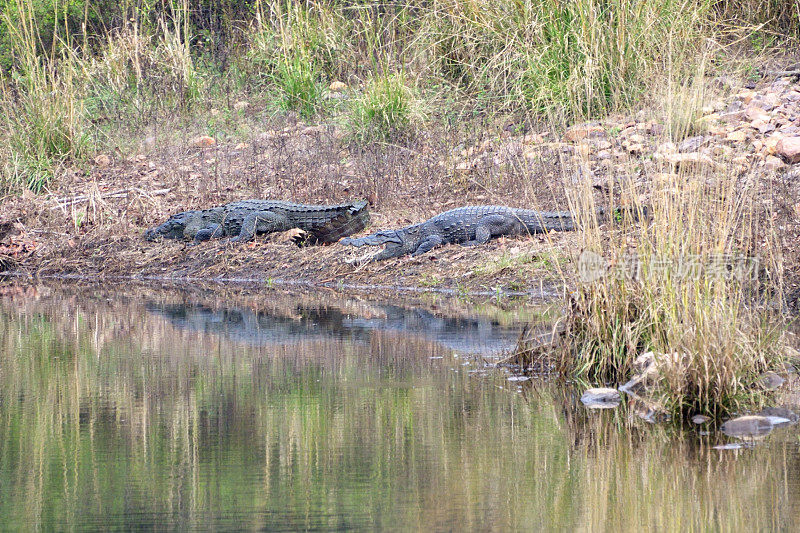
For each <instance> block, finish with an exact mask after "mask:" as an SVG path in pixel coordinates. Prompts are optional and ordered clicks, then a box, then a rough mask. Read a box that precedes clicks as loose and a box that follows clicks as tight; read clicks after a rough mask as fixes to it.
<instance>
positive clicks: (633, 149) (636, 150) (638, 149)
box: [627, 143, 645, 155]
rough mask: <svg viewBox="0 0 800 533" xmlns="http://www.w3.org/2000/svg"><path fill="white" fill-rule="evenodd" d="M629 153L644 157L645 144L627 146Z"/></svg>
mask: <svg viewBox="0 0 800 533" xmlns="http://www.w3.org/2000/svg"><path fill="white" fill-rule="evenodd" d="M627 150H628V153H630V154H631V155H642V154H643V153H644V152H645V147H644V145H643V144H639V143H631V144H629V145H628V146H627Z"/></svg>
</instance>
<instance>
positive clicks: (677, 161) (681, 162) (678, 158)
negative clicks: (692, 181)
mask: <svg viewBox="0 0 800 533" xmlns="http://www.w3.org/2000/svg"><path fill="white" fill-rule="evenodd" d="M664 160H665V161H667V162H668V163H671V164H672V165H673V166H675V167H676V168H678V169H684V170H701V169H712V168H714V167H715V166H716V165H715V164H714V161H713V160H712V159H711V158H710V157H709V156H707V155H705V154H701V153H698V152H692V153H688V154H667V155H665V156H664Z"/></svg>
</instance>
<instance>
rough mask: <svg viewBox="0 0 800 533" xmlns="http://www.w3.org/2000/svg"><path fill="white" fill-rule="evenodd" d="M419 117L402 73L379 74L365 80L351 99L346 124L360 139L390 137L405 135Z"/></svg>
mask: <svg viewBox="0 0 800 533" xmlns="http://www.w3.org/2000/svg"><path fill="white" fill-rule="evenodd" d="M421 119H422V111H421V110H420V107H419V103H418V102H417V99H416V97H415V94H414V91H413V90H412V89H411V88H410V87H408V85H407V83H406V79H405V76H403V75H402V74H392V75H388V76H379V77H377V78H374V79H372V80H370V81H369V82H367V86H366V87H365V88H364V92H363V93H362V95H361V96H360V97H359V98H357V99H356V101H355V102H354V103H353V106H352V109H351V112H350V121H349V124H350V128H351V130H352V131H353V132H354V134H355V135H356V136H357V137H358V138H359V139H361V140H362V141H371V140H390V139H394V138H397V137H400V136H402V135H406V134H408V133H409V132H410V131H411V128H412V127H413V126H414V125H415V124H417V123H418V122H419V121H420V120H421Z"/></svg>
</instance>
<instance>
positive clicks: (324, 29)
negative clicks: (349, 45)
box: [248, 2, 346, 117]
mask: <svg viewBox="0 0 800 533" xmlns="http://www.w3.org/2000/svg"><path fill="white" fill-rule="evenodd" d="M336 20H339V21H340V19H339V17H338V16H337V15H336V14H335V13H334V11H333V10H332V9H330V8H328V7H327V6H325V5H324V4H323V5H318V4H316V3H310V4H309V5H303V4H293V3H289V4H284V3H282V2H271V3H267V4H266V5H261V4H259V6H258V10H257V12H256V23H255V26H254V28H253V29H252V30H251V31H252V46H251V49H250V51H249V53H248V61H249V63H250V69H251V70H252V71H254V74H255V77H256V79H257V80H259V81H260V84H261V85H263V86H264V87H266V88H267V89H269V90H273V91H275V92H276V93H277V95H278V98H279V100H280V105H281V107H282V108H283V109H286V110H293V111H297V112H298V113H300V114H301V115H302V116H305V117H309V116H312V115H313V114H314V113H315V112H316V111H317V109H318V108H319V107H320V105H321V103H322V97H323V94H324V92H323V87H324V85H323V81H324V78H326V77H331V76H332V75H333V72H334V71H335V70H336V69H337V68H338V65H337V62H338V61H340V60H341V59H342V58H341V57H339V53H340V50H339V47H340V46H342V44H343V43H345V42H346V40H345V36H344V35H343V34H342V33H341V30H342V26H341V25H337V24H335V21H336ZM340 22H341V21H340Z"/></svg>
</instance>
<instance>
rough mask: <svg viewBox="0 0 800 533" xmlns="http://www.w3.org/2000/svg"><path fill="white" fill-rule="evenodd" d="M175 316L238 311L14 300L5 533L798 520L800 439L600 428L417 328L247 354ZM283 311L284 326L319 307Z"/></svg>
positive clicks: (554, 395) (351, 311) (7, 352)
mask: <svg viewBox="0 0 800 533" xmlns="http://www.w3.org/2000/svg"><path fill="white" fill-rule="evenodd" d="M272 297H273V295H270V298H272ZM262 299H264V297H262ZM187 304H188V305H187ZM218 304H219V302H218ZM176 305H177V306H178V307H181V306H182V307H183V308H184V309H186V308H188V309H192V310H197V309H207V310H209V312H210V313H211V315H214V314H215V313H223V312H224V311H223V307H224V306H222V305H217V304H213V305H212V304H211V303H209V302H203V303H196V302H195V303H193V302H191V301H187V298H186V297H185V296H184V295H180V294H179V295H173V294H153V293H152V291H151V292H149V293H147V294H143V295H141V297H140V296H137V295H136V294H135V293H125V294H124V295H121V294H119V293H116V294H115V293H113V292H111V293H109V292H106V291H101V290H97V291H82V292H80V291H78V292H70V291H58V292H56V293H53V294H50V295H46V294H45V293H43V292H41V291H39V292H35V291H34V292H32V293H28V294H20V295H15V296H7V297H4V298H3V299H2V300H0V529H2V530H7V529H37V528H40V529H92V528H96V529H112V528H125V529H132V528H140V527H147V528H159V529H164V528H181V529H208V528H216V529H244V528H247V529H269V530H298V529H301V530H302V529H316V530H331V529H357V530H363V529H375V528H382V529H415V530H420V529H422V530H462V529H467V530H509V529H510V530H522V529H524V530H530V529H534V530H539V529H547V530H549V529H558V530H561V529H568V530H590V531H602V530H632V529H642V528H647V529H656V530H705V529H711V530H720V529H722V530H754V529H791V528H792V527H793V525H794V524H796V523H797V520H798V518H800V517H799V516H798V512H800V506H798V501H800V494H799V493H798V491H800V487H799V485H798V481H797V476H796V475H795V473H796V472H799V471H800V456H798V453H797V436H796V430H795V429H792V428H796V427H797V426H792V427H791V428H789V429H788V430H783V429H776V430H775V431H774V432H773V433H772V434H771V435H770V436H769V437H768V440H767V441H765V442H762V443H761V444H760V445H759V446H757V447H756V448H754V449H742V450H713V449H711V447H712V446H713V445H715V444H717V442H716V441H714V440H713V439H711V438H710V437H700V436H698V435H697V434H696V433H691V432H687V433H676V432H675V430H670V429H668V428H667V427H666V426H657V425H656V426H653V425H650V424H646V423H644V422H637V421H636V417H633V416H629V414H628V413H627V412H626V410H625V408H624V407H621V408H619V409H617V410H614V411H602V412H597V411H593V412H592V411H589V410H586V409H584V408H582V407H579V405H580V403H579V395H577V394H576V393H575V392H574V391H571V390H563V389H559V388H557V387H555V386H551V385H550V384H547V383H543V382H541V381H535V380H534V385H533V386H532V387H529V388H526V389H525V393H524V394H518V393H516V392H514V391H516V384H510V383H509V382H507V381H506V377H505V376H503V375H497V374H490V375H489V376H487V377H482V378H476V377H474V376H471V375H470V374H469V370H470V369H471V368H472V366H471V365H464V363H463V361H462V359H461V358H455V357H453V354H452V351H451V350H450V349H449V348H448V347H447V346H446V345H445V344H443V343H442V342H440V341H439V339H438V336H436V335H434V336H432V337H427V338H426V336H425V335H423V334H418V333H416V332H415V333H414V334H413V335H412V334H408V333H409V330H408V329H402V328H406V326H402V328H401V329H399V330H397V329H392V328H383V327H366V326H364V325H363V324H359V325H353V326H348V327H345V328H343V329H344V331H345V332H346V333H345V334H341V333H336V334H333V333H331V334H328V333H329V331H328V330H327V329H326V331H328V333H325V334H316V335H313V334H310V335H303V334H302V328H301V331H300V332H296V334H294V333H293V334H292V335H293V336H289V337H286V336H285V332H286V331H287V330H286V329H285V328H284V326H287V325H286V324H284V326H281V327H279V328H278V329H279V331H281V333H280V335H278V336H273V337H269V339H270V340H269V342H262V341H257V342H250V341H247V342H242V340H243V339H244V337H241V338H239V339H238V340H237V338H236V334H235V333H234V334H230V331H229V332H228V333H227V334H218V333H209V332H208V331H207V326H203V327H202V328H200V327H197V328H192V327H185V324H181V323H179V322H176V321H174V320H172V319H168V318H167V317H166V316H165V315H164V312H162V311H158V312H153V311H154V309H155V310H166V309H175V307H174V306H176ZM349 305H350V304H342V303H341V302H337V303H336V304H335V307H336V308H337V309H339V310H340V311H341V310H343V312H342V313H341V315H342V316H343V317H345V316H349V317H350V318H347V320H354V318H353V317H356V316H357V315H358V313H357V312H356V311H358V309H359V308H360V307H361V304H357V305H356V304H353V305H352V307H349ZM371 305H372V304H370V306H371ZM269 306H271V308H273V309H274V308H277V307H281V308H283V309H286V310H288V311H287V313H286V316H287V317H288V316H290V315H291V313H293V312H296V311H297V310H298V309H305V308H308V307H309V304H308V303H307V302H300V303H298V301H288V302H283V303H274V302H273V303H270V304H269ZM298 306H299V307H298ZM312 307H314V308H319V306H318V305H314V306H312ZM233 308H235V309H237V310H238V311H236V312H241V311H242V310H243V309H253V306H252V305H250V304H248V303H246V302H245V303H242V302H237V303H236V304H235V305H233ZM370 309H373V308H372V307H370ZM374 309H380V306H377V307H375V308H374ZM374 309H373V310H372V311H370V310H368V309H366V308H365V309H362V311H365V313H364V314H362V318H364V316H366V319H367V320H373V319H376V316H374V315H373V314H372V313H373V312H374ZM192 312H194V311H192ZM380 312H383V311H380ZM245 314H246V313H245ZM201 315H202V313H201ZM259 316H273V317H275V316H282V315H281V313H277V312H274V311H270V312H266V311H261V310H259V311H256V312H254V317H256V318H257V317H259ZM301 317H302V314H301ZM248 320H250V319H248ZM314 320H317V319H314ZM337 320H338V319H337ZM302 321H303V320H302V318H301V320H300V322H301V323H302ZM344 321H345V318H342V322H343V323H344ZM201 322H202V323H204V324H205V323H206V322H205V321H204V320H201ZM278 322H280V321H278ZM296 322H297V321H296V320H295V319H292V320H291V323H292V324H296ZM309 323H311V319H309ZM404 324H405V322H404ZM230 325H231V323H228V326H229V329H230ZM287 327H288V326H287ZM281 328H284V329H281ZM359 328H360V329H359ZM262 329H263V328H262ZM233 330H234V331H236V330H237V328H235V327H234V328H233ZM333 330H335V331H340V332H341V331H342V329H341V328H339V327H338V326H337V327H336V328H333ZM247 331H251V330H247ZM309 331H310V332H313V331H314V328H310V329H309ZM355 332H359V333H357V334H356V333H355ZM282 335H283V337H281V336H282ZM360 335H366V336H364V337H360ZM245 337H246V338H248V339H250V340H252V336H251V334H250V333H248V335H246V336H245ZM281 338H283V339H285V340H281ZM432 357H441V359H431V358H432ZM509 387H511V390H509Z"/></svg>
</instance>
